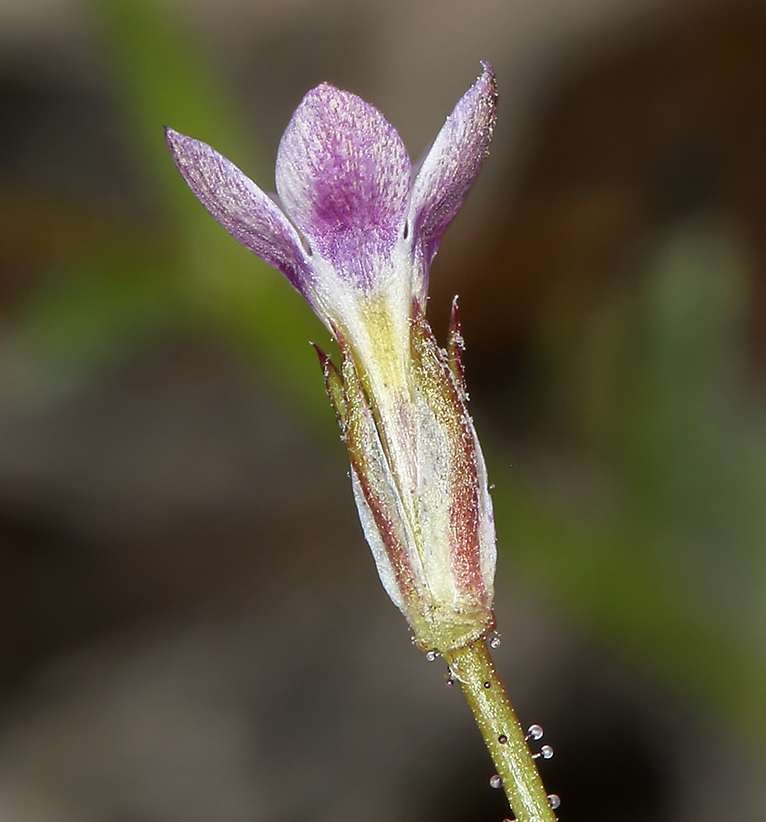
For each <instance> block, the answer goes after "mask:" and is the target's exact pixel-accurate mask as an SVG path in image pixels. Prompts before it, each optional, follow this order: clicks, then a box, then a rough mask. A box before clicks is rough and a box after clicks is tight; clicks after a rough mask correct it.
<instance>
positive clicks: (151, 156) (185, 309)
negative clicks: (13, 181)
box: [16, 0, 766, 748]
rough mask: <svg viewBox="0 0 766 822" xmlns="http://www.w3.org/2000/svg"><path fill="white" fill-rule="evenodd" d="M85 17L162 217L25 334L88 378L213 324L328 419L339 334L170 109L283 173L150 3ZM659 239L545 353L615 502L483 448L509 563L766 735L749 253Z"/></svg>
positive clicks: (759, 425) (691, 693) (720, 710)
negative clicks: (231, 202)
mask: <svg viewBox="0 0 766 822" xmlns="http://www.w3.org/2000/svg"><path fill="white" fill-rule="evenodd" d="M91 11H92V12H93V14H94V16H95V17H96V18H97V19H98V20H99V21H100V23H101V26H102V36H103V39H104V43H105V51H107V54H108V56H110V57H111V58H112V59H113V64H114V72H115V78H116V80H117V81H118V85H119V88H120V89H121V93H122V95H123V98H124V105H125V110H126V113H127V114H126V118H125V121H126V123H127V124H129V127H130V129H132V131H133V136H132V143H133V144H134V145H135V147H136V151H137V152H140V153H141V154H142V159H143V161H144V163H143V165H144V167H145V168H147V169H148V171H149V174H150V175H151V179H150V180H149V183H150V184H151V185H153V186H154V187H155V189H156V191H157V192H158V194H159V195H160V198H161V202H163V203H164V208H165V211H166V214H165V220H166V222H165V223H164V224H163V225H160V226H157V227H156V232H155V233H154V234H153V236H148V237H145V238H144V241H143V243H140V242H139V243H137V242H135V240H134V238H122V239H114V238H112V239H111V240H107V239H105V240H104V241H103V242H102V243H101V244H100V245H98V246H97V247H92V248H89V249H88V251H87V253H83V254H81V255H80V256H79V257H78V256H76V255H75V257H74V258H73V259H68V260H67V261H66V262H65V263H61V264H60V265H58V266H56V267H55V270H54V271H52V272H51V275H50V276H49V277H48V278H47V279H46V280H45V282H44V283H42V284H41V286H40V287H39V288H38V289H37V290H36V291H35V292H34V294H33V295H32V297H31V299H30V300H29V301H28V302H27V303H26V305H25V306H24V307H23V309H22V310H21V312H20V313H19V314H18V315H17V318H16V319H17V324H18V328H19V335H20V339H22V340H23V341H24V344H25V345H27V346H29V347H30V348H32V349H34V350H37V351H38V352H39V353H40V356H41V359H42V360H43V361H46V362H48V363H50V364H52V365H53V366H54V367H55V368H56V369H58V370H60V369H62V368H64V369H65V370H66V368H70V369H71V371H72V372H77V371H79V370H83V369H85V370H87V369H88V368H92V367H94V366H95V365H97V364H98V363H100V362H102V361H103V359H104V358H105V357H106V358H109V357H114V356H122V355H124V352H125V351H126V350H135V348H136V347H137V346H142V345H147V344H150V343H151V341H152V340H154V339H156V338H157V336H161V335H166V334H172V333H175V332H176V331H177V330H178V329H179V328H188V329H192V330H199V329H203V330H205V331H206V332H208V333H212V334H217V335H219V336H221V337H222V338H224V339H225V340H227V341H228V343H229V344H231V345H233V346H235V347H236V349H237V350H238V351H239V352H240V353H241V354H242V355H243V356H246V357H248V358H250V359H252V361H253V362H254V363H258V364H259V365H260V366H261V367H263V369H264V374H265V375H267V376H266V377H265V378H267V379H270V380H271V381H272V383H273V384H274V386H275V387H277V388H278V389H279V390H281V391H282V392H283V393H284V394H285V396H287V397H289V398H290V399H291V400H293V401H294V402H296V403H297V404H298V406H299V407H301V408H302V409H303V411H304V412H305V414H306V417H307V419H309V420H311V421H316V422H317V427H318V428H320V429H322V428H323V429H324V430H326V431H327V432H330V431H331V425H332V416H331V414H330V412H329V406H328V404H327V402H326V399H325V397H324V395H323V390H322V385H321V382H322V381H321V378H320V374H319V371H318V369H317V366H316V361H315V359H314V357H313V354H312V353H311V352H310V350H309V348H308V340H310V339H313V340H317V341H319V342H324V341H325V340H326V339H327V333H326V331H324V330H323V329H322V327H321V326H320V325H319V323H318V322H317V321H316V319H315V318H314V317H313V315H312V314H311V312H310V311H309V309H308V308H307V306H306V305H305V304H304V302H303V301H302V300H301V299H300V298H299V297H298V296H297V295H296V294H295V293H294V292H293V291H292V290H291V288H290V287H289V285H288V284H287V283H286V282H285V281H284V280H283V278H281V277H279V276H277V275H276V274H275V273H274V272H273V271H271V270H270V269H268V268H267V267H266V266H265V265H264V264H263V263H261V262H260V261H258V260H256V259H255V258H254V257H253V255H251V254H249V253H248V252H247V251H245V250H244V249H242V248H240V247H239V246H238V245H237V244H236V243H235V242H233V241H232V240H231V239H230V238H229V237H228V235H226V234H225V232H223V230H221V229H220V228H219V227H218V226H217V225H216V224H215V223H214V222H213V220H211V219H210V218H209V217H208V215H207V214H206V213H205V212H204V210H203V209H202V207H201V206H199V204H198V203H197V202H196V201H195V200H194V198H193V197H191V196H190V194H189V192H188V191H187V189H186V187H185V185H184V183H183V181H182V180H181V178H180V176H178V175H177V173H176V172H175V169H174V168H173V166H172V164H171V162H170V160H169V158H168V156H167V154H166V150H165V146H164V143H163V139H162V130H161V125H162V124H163V123H167V124H169V125H172V126H173V127H174V128H177V129H179V130H181V131H184V132H187V133H190V134H192V135H193V136H195V137H198V138H201V139H204V140H206V141H209V142H211V143H213V144H215V145H216V147H217V148H218V149H220V150H222V151H223V152H224V153H225V154H227V155H228V156H231V157H234V158H235V159H236V160H238V162H240V163H241V164H243V165H245V166H246V168H248V170H251V169H252V168H256V169H258V170H259V174H260V175H261V180H262V181H263V180H267V179H268V178H267V177H266V172H265V170H264V169H262V168H259V161H258V157H257V156H253V151H252V142H251V141H249V140H248V139H246V138H245V136H244V131H243V129H242V128H241V126H240V124H239V123H238V121H237V118H236V116H235V115H234V114H233V107H232V106H231V104H229V103H228V100H227V95H226V93H225V86H224V84H222V83H220V82H218V81H217V80H216V76H215V72H214V70H213V68H212V67H211V66H210V65H208V64H207V63H206V62H205V61H204V59H203V58H202V57H201V56H200V55H203V54H204V50H203V49H201V48H199V47H198V45H197V44H195V43H194V38H193V36H192V35H191V34H190V33H185V32H183V31H182V29H181V28H180V27H179V25H178V22H177V21H176V20H174V19H170V18H168V17H167V16H165V15H164V14H163V13H161V12H160V11H159V9H158V7H157V6H155V4H154V3H152V2H151V0H93V2H92V4H91ZM255 176H256V177H258V175H257V174H256V175H255ZM267 187H268V183H267ZM657 247H658V249H659V251H658V253H657V254H656V255H655V259H653V260H652V261H650V262H648V263H647V265H646V269H647V271H646V276H644V277H642V278H641V282H642V283H643V284H644V291H643V293H641V294H640V295H636V294H634V293H625V294H624V295H619V294H618V295H613V296H612V297H611V298H610V299H609V300H608V301H607V302H605V304H604V305H603V306H602V309H601V310H600V311H599V312H597V314H596V316H595V318H594V320H593V323H592V325H591V327H590V329H589V331H588V333H587V334H585V335H583V338H582V340H581V345H580V346H579V348H576V349H574V350H573V349H572V348H571V347H569V348H567V349H566V350H563V349H562V348H561V347H558V348H557V346H556V344H555V343H552V344H551V345H550V346H549V351H548V355H549V357H550V358H551V362H552V363H553V368H554V370H555V372H556V373H558V375H559V389H560V392H561V396H563V397H565V409H566V413H567V414H568V415H569V418H570V419H571V426H572V430H573V432H574V434H575V436H576V437H577V438H579V440H580V442H581V444H582V448H583V450H587V451H588V452H589V453H590V454H591V455H592V457H593V459H595V461H596V462H597V463H598V465H599V467H600V472H601V474H600V476H601V482H602V484H603V485H604V487H606V488H608V493H607V494H606V499H605V501H604V504H603V505H593V506H589V505H577V504H572V503H570V502H566V501H562V500H561V499H560V498H559V497H557V496H556V495H555V494H552V493H550V492H549V489H546V488H545V487H544V486H542V485H541V484H540V483H538V482H536V480H535V479H534V478H533V475H532V474H531V473H528V472H526V471H525V469H524V467H523V466H520V465H518V464H515V465H514V466H513V468H508V467H507V466H508V464H509V462H511V461H512V460H511V459H509V458H508V456H507V455H506V454H504V453H503V452H502V449H501V448H500V447H499V446H496V447H495V448H494V449H488V450H489V451H490V453H489V454H488V459H489V462H490V468H491V475H492V478H493V481H494V482H495V483H496V486H497V487H496V490H495V491H494V499H495V504H496V508H497V512H496V513H497V523H498V530H499V539H500V545H501V548H502V550H503V551H504V552H505V558H506V559H507V562H503V564H502V565H501V568H502V569H503V570H507V568H508V567H510V568H512V569H513V572H514V573H516V574H518V575H520V576H521V577H522V578H523V579H524V580H525V581H527V582H528V583H529V585H530V586H531V587H533V589H534V590H535V591H538V592H540V596H543V597H546V598H547V599H548V602H549V603H550V605H551V607H552V608H554V609H555V610H557V611H559V612H560V613H562V614H567V613H573V614H575V615H576V616H577V619H578V620H579V621H580V623H581V624H583V625H587V626H589V628H590V629H591V630H592V631H593V632H594V633H595V634H596V635H598V636H600V637H602V638H603V639H604V640H605V641H606V642H608V643H609V644H610V646H611V647H612V648H613V649H614V652H615V653H616V654H618V655H620V656H621V657H623V658H624V659H625V660H627V661H628V662H629V664H632V665H634V666H636V667H639V668H641V669H645V670H647V671H649V672H651V673H652V674H653V675H654V676H655V677H657V678H658V679H660V680H661V681H664V682H666V683H667V685H668V687H670V688H671V689H673V690H674V691H675V692H676V693H677V694H679V695H681V696H682V698H683V699H684V700H686V701H689V702H691V703H692V704H694V705H696V706H697V707H698V708H699V709H700V711H702V712H704V713H706V714H707V715H709V716H710V717H712V718H713V719H714V720H716V721H720V722H727V723H732V725H733V727H736V728H739V730H740V732H741V733H742V735H743V736H746V737H749V739H750V740H751V741H752V742H753V743H754V744H755V745H756V746H758V747H761V748H762V747H766V701H765V700H764V699H763V694H764V693H766V658H764V654H763V635H762V630H761V629H760V628H759V627H758V628H754V626H762V625H763V624H764V620H763V617H764V616H765V614H764V609H765V606H764V601H766V598H764V587H765V583H766V579H765V572H766V569H765V568H764V561H763V551H762V550H761V549H762V545H763V541H764V537H765V536H766V506H764V505H763V498H764V494H763V491H764V489H765V488H766V461H764V459H763V456H764V450H765V446H766V424H765V422H764V418H763V414H762V411H760V410H759V411H754V410H753V406H754V403H753V398H752V397H748V396H747V395H746V393H745V380H744V378H743V372H744V368H745V362H744V352H743V344H742V338H741V334H742V327H743V312H744V304H743V303H744V294H745V292H746V288H747V276H746V271H745V266H744V265H743V263H742V261H741V260H739V259H738V258H737V254H736V248H737V244H736V242H734V241H733V240H732V238H731V237H729V236H727V235H726V233H725V232H724V231H722V230H721V228H720V226H716V225H715V224H714V223H700V224H692V225H687V226H683V227H681V228H680V229H679V230H678V232H677V233H675V234H673V235H672V236H668V237H667V238H665V239H664V240H663V241H661V240H658V242H657ZM333 436H334V432H333Z"/></svg>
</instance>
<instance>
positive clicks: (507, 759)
mask: <svg viewBox="0 0 766 822" xmlns="http://www.w3.org/2000/svg"><path fill="white" fill-rule="evenodd" d="M444 659H445V660H446V662H447V664H448V665H449V667H450V670H451V672H452V676H454V678H455V679H456V680H457V681H458V682H459V683H460V687H461V688H462V689H463V694H464V695H465V698H466V701H467V702H468V705H469V706H470V708H471V710H472V711H473V715H474V718H475V719H476V724H477V725H478V726H479V729H480V730H481V733H482V736H483V737H484V742H485V743H486V745H487V748H488V749H489V753H490V755H491V756H492V761H493V762H494V764H495V768H496V769H497V773H498V774H499V775H500V776H501V777H502V780H503V788H504V790H505V795H506V796H507V797H508V802H509V803H510V805H511V809H512V810H513V812H514V813H515V814H516V818H517V819H518V822H556V816H555V814H554V813H553V810H552V808H551V806H550V804H549V802H548V797H547V795H546V792H545V788H544V787H543V782H542V779H541V778H540V774H539V773H538V770H537V765H536V764H535V761H534V759H532V754H531V753H530V751H529V747H528V746H527V742H526V738H525V733H524V731H523V730H522V728H521V725H520V724H519V720H518V719H517V718H516V714H515V713H514V710H513V707H512V706H511V703H510V700H509V699H508V695H507V694H506V692H505V688H504V687H503V683H502V682H501V681H500V677H499V676H498V675H497V671H496V670H495V666H494V664H493V662H492V657H491V656H490V654H489V649H488V648H487V644H486V642H485V641H484V640H483V639H481V640H479V641H477V642H475V643H473V644H472V645H467V646H466V647H465V648H458V649H457V650H455V651H449V652H447V653H445V654H444Z"/></svg>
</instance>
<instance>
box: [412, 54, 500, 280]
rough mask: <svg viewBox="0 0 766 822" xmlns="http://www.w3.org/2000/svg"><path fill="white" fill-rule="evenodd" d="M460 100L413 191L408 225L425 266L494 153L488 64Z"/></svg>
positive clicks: (492, 90) (492, 87) (492, 92)
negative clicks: (492, 149)
mask: <svg viewBox="0 0 766 822" xmlns="http://www.w3.org/2000/svg"><path fill="white" fill-rule="evenodd" d="M482 66H483V67H484V72H483V73H482V75H481V77H479V79H478V80H477V81H476V82H475V83H474V84H473V86H471V88H470V89H468V91H467V92H466V93H465V94H464V95H463V96H462V97H461V98H460V100H459V101H458V103H457V105H456V106H455V108H454V110H453V112H452V114H450V116H449V117H448V118H447V121H446V122H445V123H444V125H443V126H442V129H441V131H440V132H439V134H438V135H437V137H436V140H435V141H434V143H433V145H432V146H431V150H430V151H429V152H428V154H427V155H426V157H425V159H424V160H423V163H422V165H421V167H420V170H419V171H418V175H417V177H416V179H415V182H414V183H413V186H412V197H411V200H410V208H409V219H410V231H411V232H412V240H413V244H414V246H415V247H416V249H417V250H418V251H419V252H420V253H422V255H423V257H424V261H425V264H426V266H427V265H428V264H429V263H430V262H431V260H432V259H433V256H434V254H436V251H437V249H438V248H439V242H440V240H441V238H442V234H444V230H445V229H446V228H447V226H448V225H449V224H450V222H451V221H452V219H453V217H454V216H455V215H456V214H457V212H458V211H459V210H460V206H461V205H462V204H463V201H464V200H465V198H466V196H467V195H468V192H469V190H470V189H471V186H472V185H473V183H474V180H475V179H476V176H477V175H478V173H479V169H480V168H481V164H482V162H483V161H484V158H485V157H486V156H487V153H488V151H489V142H490V139H491V138H492V129H493V128H494V125H495V112H496V107H497V90H496V85H495V73H494V71H493V70H492V66H490V64H489V63H482Z"/></svg>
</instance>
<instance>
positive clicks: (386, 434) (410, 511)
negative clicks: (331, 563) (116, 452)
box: [166, 63, 497, 652]
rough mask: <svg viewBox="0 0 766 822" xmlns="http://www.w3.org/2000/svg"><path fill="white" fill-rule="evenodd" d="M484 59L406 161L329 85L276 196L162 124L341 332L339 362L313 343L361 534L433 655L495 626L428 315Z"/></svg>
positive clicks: (466, 159)
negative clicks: (426, 143)
mask: <svg viewBox="0 0 766 822" xmlns="http://www.w3.org/2000/svg"><path fill="white" fill-rule="evenodd" d="M482 65H483V73H482V75H481V76H480V77H479V79H478V80H477V81H476V83H474V85H473V86H472V87H471V88H470V89H469V90H468V91H467V92H466V93H465V95H463V97H462V98H461V99H460V100H459V101H458V103H457V105H456V106H455V109H454V110H453V112H452V114H451V115H450V116H449V117H448V118H447V120H446V122H445V124H444V126H443V127H442V129H441V131H440V132H439V134H438V136H437V137H436V140H435V141H434V143H433V145H432V146H431V149H430V151H429V152H428V153H427V155H426V156H425V158H424V159H423V161H422V163H421V165H420V166H419V168H418V169H417V171H416V173H415V171H414V170H413V169H412V167H411V164H410V159H409V156H408V154H407V151H406V149H405V147H404V144H403V143H402V140H401V138H400V137H399V134H398V133H397V132H396V130H395V129H394V128H393V126H391V124H390V123H389V122H388V121H387V120H386V119H385V118H384V117H383V115H382V114H381V113H380V112H379V111H378V110H377V109H376V108H374V107H373V106H372V105H370V104H369V103H366V102H364V101H363V100H361V99H360V98H359V97H356V96H355V95H353V94H350V93H349V92H346V91H341V90H339V89H337V88H335V87H333V86H331V85H328V84H326V83H323V84H322V85H320V86H317V87H316V88H315V89H312V90H311V91H309V92H308V93H307V94H306V96H305V97H304V98H303V100H302V101H301V103H300V105H299V106H298V108H297V109H296V111H295V113H294V114H293V116H292V119H291V120H290V123H289V125H288V126H287V129H286V131H285V133H284V135H283V136H282V140H281V142H280V145H279V152H278V155H277V164H276V174H275V177H276V188H277V195H278V196H276V197H270V196H268V195H267V194H265V193H264V192H263V191H262V190H261V189H260V188H259V187H258V186H257V185H256V184H255V183H254V182H253V181H252V180H250V179H249V178H248V177H247V176H245V174H243V172H241V171H240V170H239V169H238V168H237V167H236V166H235V165H233V164H232V163H231V162H230V161H229V160H227V159H226V158H225V157H223V156H222V155H221V154H219V153H218V152H217V151H215V150H214V149H212V148H211V147H210V146H208V145H206V144H205V143H202V142H199V141H197V140H194V139H192V138H190V137H186V136H184V135H182V134H179V133H177V132H175V131H173V130H172V129H166V135H167V143H168V146H169V148H170V151H171V154H172V156H173V159H174V160H175V163H176V165H177V166H178V169H179V171H180V172H181V174H182V175H183V177H184V179H185V180H186V182H187V183H188V185H189V187H190V188H191V190H192V191H193V192H194V194H195V195H196V196H197V197H198V199H199V200H200V201H201V203H202V204H203V205H204V206H205V208H207V210H208V211H209V212H210V213H211V214H212V216H213V217H214V218H215V219H216V220H217V221H218V222H219V223H220V224H221V225H222V226H223V227H224V228H225V229H226V230H227V231H228V232H229V233H230V234H232V235H233V236H234V237H235V238H236V239H237V240H238V241H239V242H240V243H242V244H243V245H244V246H246V247H247V248H249V249H250V250H251V251H253V252H255V253H256V254H257V255H258V256H259V257H261V258H262V259H263V260H265V261H266V262H267V263H269V264H271V265H272V266H274V267H275V268H277V269H278V270H279V271H281V272H282V273H283V274H284V275H285V276H286V277H287V279H288V280H289V281H290V283H292V285H293V286H294V287H295V288H296V289H297V290H298V291H299V292H300V293H301V294H302V295H303V296H304V297H305V298H306V300H308V302H309V303H310V305H311V307H312V308H313V309H314V311H315V312H316V313H317V315H318V316H319V317H320V319H321V320H322V321H323V322H324V323H325V325H326V326H327V327H328V328H329V329H330V331H331V333H332V334H333V335H334V337H335V338H336V340H337V341H338V345H339V348H340V355H341V364H340V370H338V369H337V368H336V367H335V366H334V365H333V363H332V362H331V360H330V358H329V357H328V356H327V355H326V354H324V352H322V351H321V350H319V349H317V350H318V351H319V355H320V361H321V363H322V368H323V371H324V376H325V385H326V388H327V391H328V394H329V396H330V399H331V401H332V403H333V406H334V408H335V411H336V414H337V416H338V420H339V422H340V425H341V428H342V431H343V435H344V438H345V441H346V444H347V446H348V449H349V454H350V457H351V465H352V468H353V470H352V472H351V474H352V482H353V487H354V495H355V498H356V503H357V507H358V509H359V515H360V519H361V522H362V526H363V529H364V532H365V535H366V537H367V541H368V542H369V544H370V547H371V549H372V553H373V556H374V559H375V562H376V565H377V568H378V573H379V574H380V578H381V580H382V582H383V585H384V587H385V589H386V591H387V592H388V594H389V596H390V597H391V599H392V600H393V601H394V603H395V604H396V605H397V606H398V607H399V609H400V610H401V611H402V612H403V613H404V615H405V617H406V618H407V620H408V621H409V623H410V626H411V627H412V630H413V633H414V637H415V640H416V642H417V644H418V645H419V647H421V648H422V649H423V650H438V651H442V652H444V651H448V650H450V649H453V648H459V647H462V646H464V645H466V644H468V643H470V642H473V641H475V640H476V639H478V638H479V637H481V636H483V635H484V634H485V633H486V632H487V631H488V630H490V629H491V628H492V627H493V626H494V617H493V615H492V598H493V580H494V571H495V534H494V524H493V516H492V504H491V500H490V497H489V491H488V487H487V477H486V469H485V466H484V460H483V457H482V454H481V449H480V447H479V442H478V439H477V437H476V433H475V431H474V427H473V423H472V421H471V418H470V416H469V414H468V411H467V408H466V402H467V395H466V392H465V388H464V385H463V375H462V364H461V353H462V337H461V334H460V323H459V317H458V312H457V305H456V304H453V314H452V322H451V328H450V339H449V343H448V347H447V351H442V350H441V349H440V348H439V346H438V345H437V344H436V341H435V339H434V336H433V333H432V332H431V329H430V327H429V325H428V322H427V321H426V318H425V305H426V293H427V287H428V273H429V267H430V264H431V261H432V260H433V257H434V255H435V254H436V251H437V249H438V246H439V242H440V240H441V237H442V234H443V233H444V231H445V229H446V227H447V225H448V224H449V223H450V222H451V220H452V219H453V217H454V216H455V214H456V213H457V212H458V210H459V209H460V206H461V205H462V203H463V201H464V200H465V197H466V196H467V194H468V191H469V189H470V188H471V186H472V185H473V182H474V180H475V179H476V176H477V174H478V172H479V168H480V167H481V164H482V162H483V160H484V157H485V156H486V154H487V151H488V147H489V142H490V138H491V135H492V130H493V126H494V121H495V108H496V96H497V95H496V90H495V80H494V74H493V71H492V68H491V66H490V65H489V64H488V63H483V64H482Z"/></svg>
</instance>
